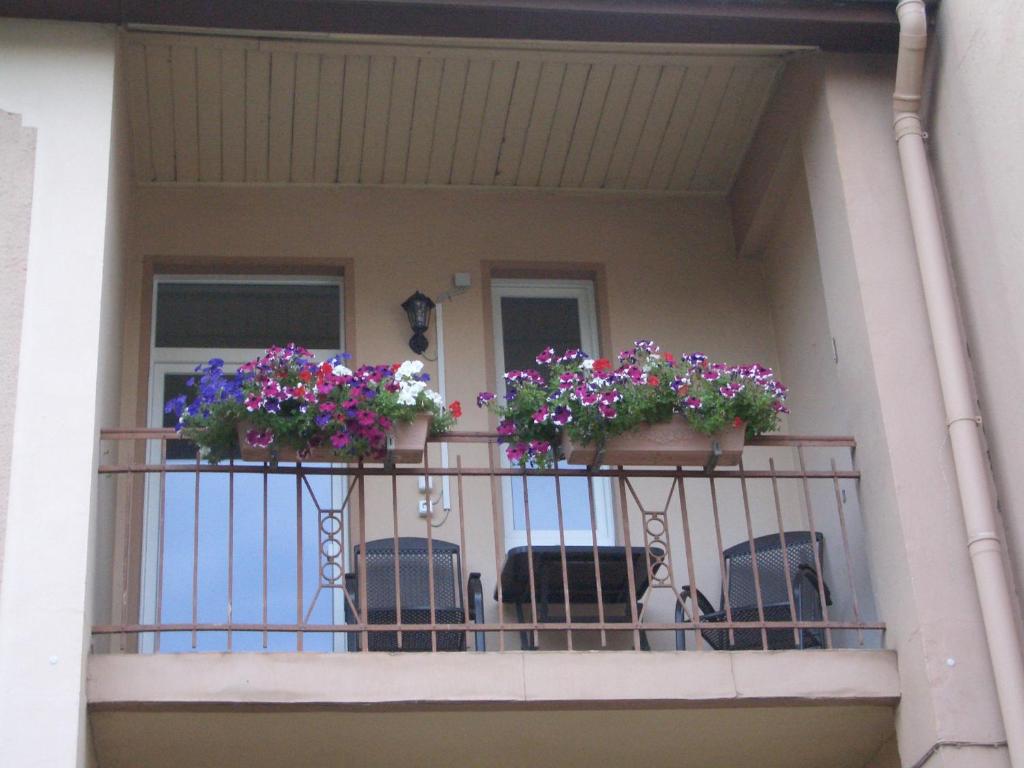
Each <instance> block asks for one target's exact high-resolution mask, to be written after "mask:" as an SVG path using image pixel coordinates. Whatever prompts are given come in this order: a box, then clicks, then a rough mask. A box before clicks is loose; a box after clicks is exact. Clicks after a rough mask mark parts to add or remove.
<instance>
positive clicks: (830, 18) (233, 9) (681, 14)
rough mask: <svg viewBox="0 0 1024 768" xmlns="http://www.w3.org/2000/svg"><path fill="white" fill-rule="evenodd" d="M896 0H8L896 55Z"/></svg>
mask: <svg viewBox="0 0 1024 768" xmlns="http://www.w3.org/2000/svg"><path fill="white" fill-rule="evenodd" d="M894 8H895V2H894V0H852V1H849V2H834V1H833V0H824V1H818V2H813V1H808V0H759V1H752V0H738V1H735V2H729V1H727V0H258V1H257V0H218V1H217V2H211V1H210V0H175V2H166V0H8V2H6V3H4V5H3V8H2V9H0V14H2V15H6V16H23V17H30V18H46V19H65V20H73V21H93V22H107V23H117V24H122V25H128V26H131V25H143V26H150V25H155V26H160V27H172V28H189V29H196V28H203V29H218V30H224V31H227V30H251V31H261V32H267V31H271V30H273V31H277V32H285V33H289V32H290V33H321V34H323V33H328V34H369V35H411V36H434V37H457V38H494V39H518V40H563V41H604V42H634V43H639V42H643V43H718V44H729V45H756V44H769V45H787V46H815V47H819V48H821V49H823V50H832V51H883V52H895V50H896V45H897V38H898V26H897V22H896V15H895V12H894Z"/></svg>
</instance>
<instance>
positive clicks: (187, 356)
mask: <svg viewBox="0 0 1024 768" xmlns="http://www.w3.org/2000/svg"><path fill="white" fill-rule="evenodd" d="M163 283H203V284H210V283H224V284H225V285H237V284H247V285H337V286H338V301H339V304H338V306H339V313H338V322H339V328H338V339H339V341H340V344H341V346H342V349H341V350H336V349H311V350H310V352H311V353H312V354H313V355H315V356H316V357H317V359H319V360H325V359H327V358H328V357H331V356H333V355H336V354H337V353H338V352H339V351H344V346H345V286H344V278H343V277H342V276H341V275H306V276H303V275H281V276H277V275H246V274H187V275H176V274H173V273H165V274H158V275H154V277H153V293H152V301H151V306H150V338H149V354H150V359H149V372H148V376H149V381H148V387H147V393H146V394H147V408H146V414H147V421H148V424H149V426H150V427H151V428H161V427H162V426H163V416H164V405H165V402H164V401H165V400H166V398H165V397H164V394H163V392H164V386H163V385H164V376H165V375H167V374H175V373H182V374H184V373H193V372H194V370H195V366H196V365H198V364H200V363H202V364H205V363H206V362H207V361H208V360H210V359H212V358H215V357H218V358H221V359H223V360H224V364H225V365H224V367H225V370H231V369H232V368H237V367H238V366H239V365H241V364H242V363H244V362H247V361H249V360H253V359H255V358H257V357H259V356H261V355H263V354H264V353H265V352H266V350H265V349H256V348H231V349H224V348H216V347H157V346H156V320H157V300H158V297H159V287H160V285H161V284H163ZM285 341H287V340H282V342H285ZM146 453H147V456H146V460H147V462H148V463H150V464H159V463H160V461H161V454H160V443H159V441H149V442H148V447H147V450H146ZM155 480H156V478H153V477H147V482H146V491H145V494H146V503H145V507H144V509H145V514H144V516H143V535H142V558H141V562H142V573H141V585H140V586H141V589H140V616H141V618H142V622H143V623H145V624H154V623H156V619H157V617H156V585H157V580H158V574H157V564H158V560H159V558H158V557H157V554H158V552H157V550H158V547H159V531H158V525H157V521H156V520H155V519H154V518H155V516H156V511H157V510H158V509H159V505H160V488H159V483H157V482H155ZM331 485H332V488H331V495H332V497H333V499H332V502H333V501H339V503H340V500H341V499H342V498H343V487H342V485H343V484H342V481H341V478H340V477H336V478H334V480H333V481H332V484H331ZM342 530H344V531H348V530H349V506H348V505H347V504H346V505H345V508H344V509H343V510H342ZM347 538H348V536H347V535H346V539H347ZM349 549H350V548H349V547H346V548H345V549H344V551H343V555H342V566H343V568H344V569H345V570H346V571H347V570H348V569H349V567H350V563H349V560H350V554H349V551H348V550H349ZM330 592H331V593H332V595H333V603H334V608H333V610H334V614H335V617H337V616H344V595H342V594H341V590H340V589H334V590H330ZM140 645H141V648H142V651H143V652H144V653H149V652H152V651H153V638H152V636H151V635H150V634H146V635H144V636H143V637H142V638H141V643H140ZM334 647H335V650H338V651H343V650H346V647H347V641H346V634H345V633H340V634H339V635H337V636H335V637H334Z"/></svg>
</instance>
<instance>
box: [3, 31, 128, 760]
mask: <svg viewBox="0 0 1024 768" xmlns="http://www.w3.org/2000/svg"><path fill="white" fill-rule="evenodd" d="M114 58H115V31H114V29H113V28H112V27H101V26H95V25H75V24H57V23H45V22H24V21H15V20H8V19H5V20H3V21H2V22H0V110H4V111H6V112H13V113H18V114H20V115H21V116H22V118H23V124H24V126H25V127H28V128H33V129H35V131H36V158H35V180H34V186H33V193H32V212H31V223H30V229H29V242H28V262H27V273H26V277H25V295H24V314H23V322H22V329H21V338H20V343H21V350H20V358H19V369H18V379H17V403H18V408H17V411H16V412H15V414H14V437H13V441H12V460H11V474H10V492H9V496H8V512H7V532H6V540H5V556H4V562H3V568H4V573H5V577H4V579H3V582H2V585H0V690H2V691H3V692H4V693H3V696H2V697H0V755H3V762H4V763H5V764H9V765H19V766H58V765H59V766H74V765H84V764H85V761H86V752H87V749H86V739H85V730H86V728H85V701H84V694H83V686H84V677H85V670H84V663H85V657H86V654H87V651H88V643H87V639H88V633H87V631H86V626H87V624H88V623H89V621H90V617H89V610H88V604H89V597H88V594H87V580H88V552H89V541H90V528H91V520H92V517H93V512H94V509H95V489H96V462H95V447H96V443H97V439H96V437H97V435H96V430H97V427H98V422H97V418H96V407H95V403H96V398H97V367H98V363H99V361H100V359H101V355H100V315H99V313H98V312H97V311H96V309H97V307H99V306H100V302H101V295H102V285H103V267H104V258H105V252H106V246H107V243H106V229H107V226H106V225H107V202H108V188H107V187H108V185H107V180H108V175H109V173H110V161H109V158H110V138H111V107H112V100H113V90H114V88H113V86H114ZM5 298H6V295H5ZM57 443H59V444H60V445H61V446H62V449H61V450H62V455H63V456H64V457H66V458H65V460H64V461H63V462H62V463H60V464H59V466H58V465H57V463H56V461H55V458H56V457H55V453H54V445H55V444H57Z"/></svg>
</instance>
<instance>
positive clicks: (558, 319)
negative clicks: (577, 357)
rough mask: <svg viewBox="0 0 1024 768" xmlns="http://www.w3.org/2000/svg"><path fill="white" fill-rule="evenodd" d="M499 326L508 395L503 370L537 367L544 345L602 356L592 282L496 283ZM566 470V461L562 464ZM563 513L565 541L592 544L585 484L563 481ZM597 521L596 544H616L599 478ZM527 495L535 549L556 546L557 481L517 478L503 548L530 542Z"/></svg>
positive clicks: (507, 491) (511, 482) (605, 488)
mask: <svg viewBox="0 0 1024 768" xmlns="http://www.w3.org/2000/svg"><path fill="white" fill-rule="evenodd" d="M491 300H492V312H493V321H494V336H495V338H494V349H495V367H496V370H497V372H498V381H497V383H496V387H497V389H496V391H497V392H498V393H499V396H500V395H503V394H504V378H503V376H502V374H503V373H504V372H505V371H509V370H516V369H523V368H537V367H538V366H537V362H536V359H535V358H536V356H537V354H538V353H539V352H540V351H541V350H542V349H544V348H545V347H554V348H555V349H556V350H558V351H559V352H561V351H563V350H565V349H569V348H579V349H582V350H583V351H584V352H586V353H587V354H589V355H591V356H593V357H597V356H599V353H600V348H599V344H598V333H597V313H596V307H595V301H594V284H593V282H591V281H590V280H537V279H495V280H492V281H491ZM563 466H564V464H563ZM560 485H561V495H562V515H563V520H564V527H565V541H566V543H567V544H591V543H592V542H593V538H592V533H591V531H592V525H591V519H590V502H589V497H590V495H589V490H588V488H587V481H586V480H584V479H582V478H564V479H563V480H562V482H561V483H560ZM593 485H594V519H595V521H596V526H597V537H598V544H611V543H613V539H614V532H613V527H612V523H611V504H610V501H609V500H610V499H611V492H610V485H609V483H608V482H607V480H605V479H599V480H594V483H593ZM527 494H528V496H529V517H530V521H529V522H530V534H531V535H530V539H531V542H532V543H533V544H557V543H558V542H559V534H558V508H557V504H556V501H555V482H554V479H552V478H530V479H529V481H528V482H527V484H526V488H525V489H524V487H523V482H522V480H521V479H519V478H509V479H508V480H507V481H506V482H505V487H504V500H505V544H506V546H507V547H508V548H512V547H516V546H522V545H524V544H526V512H527V507H526V503H525V501H526V495H527Z"/></svg>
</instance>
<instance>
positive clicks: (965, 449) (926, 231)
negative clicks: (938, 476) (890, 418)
mask: <svg viewBox="0 0 1024 768" xmlns="http://www.w3.org/2000/svg"><path fill="white" fill-rule="evenodd" d="M896 13H897V16H898V17H899V22H900V47H899V58H898V63H897V67H896V88H895V91H894V93H893V113H894V121H893V128H894V130H895V133H896V144H897V148H898V151H899V156H900V165H901V166H902V169H903V181H904V185H905V187H906V193H907V202H908V204H909V206H910V221H911V226H912V227H913V231H914V244H915V246H916V250H917V260H918V266H919V268H920V271H921V281H922V283H923V285H924V294H925V303H926V305H927V308H928V320H929V324H930V326H931V335H932V343H933V344H934V346H935V357H936V362H937V363H938V368H939V381H940V383H941V385H942V396H943V400H944V402H945V408H946V424H947V429H948V431H949V441H950V446H951V448H952V451H953V463H954V466H955V467H956V478H957V485H958V489H959V492H960V504H961V507H962V510H963V517H964V525H965V527H966V530H967V549H968V552H969V554H970V557H971V564H972V566H973V568H974V578H975V583H976V586H977V590H978V600H979V602H980V604H981V613H982V619H983V621H984V625H985V639H986V641H987V643H988V649H989V655H990V657H991V661H992V668H993V671H994V673H995V682H996V694H997V696H998V698H999V709H1000V711H1001V713H1002V717H1003V727H1004V729H1005V731H1006V741H1007V748H1008V751H1009V756H1010V763H1011V765H1013V766H1015V767H1016V768H1024V657H1022V655H1021V653H1022V647H1021V638H1020V632H1019V628H1018V627H1017V622H1016V619H1015V616H1014V611H1013V602H1012V601H1013V595H1012V589H1011V586H1010V583H1011V582H1010V578H1011V577H1010V574H1009V573H1007V571H1006V568H1005V561H1004V558H1003V545H1002V542H1001V541H1000V539H999V533H998V531H999V528H998V525H997V522H996V505H995V499H994V498H993V495H992V490H991V488H992V477H991V468H990V466H989V463H988V460H987V457H986V455H985V448H984V443H983V441H982V436H981V417H980V416H979V414H978V411H977V408H976V404H975V400H974V396H973V390H972V387H971V378H972V372H971V368H970V362H969V360H968V357H967V352H966V346H965V343H964V338H963V333H962V331H961V328H960V321H959V312H958V308H957V302H956V294H955V289H954V286H953V277H952V274H951V271H950V267H949V263H948V261H947V258H946V251H945V243H944V239H943V234H942V226H941V221H940V217H939V208H938V201H937V200H936V198H935V192H934V188H933V186H932V179H931V170H930V168H929V165H928V157H927V154H926V152H925V146H924V135H923V131H922V130H921V117H920V114H919V111H920V107H921V90H922V81H923V78H924V55H925V47H926V44H927V34H928V32H927V19H926V15H925V5H924V2H923V0H900V3H899V5H897V7H896Z"/></svg>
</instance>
